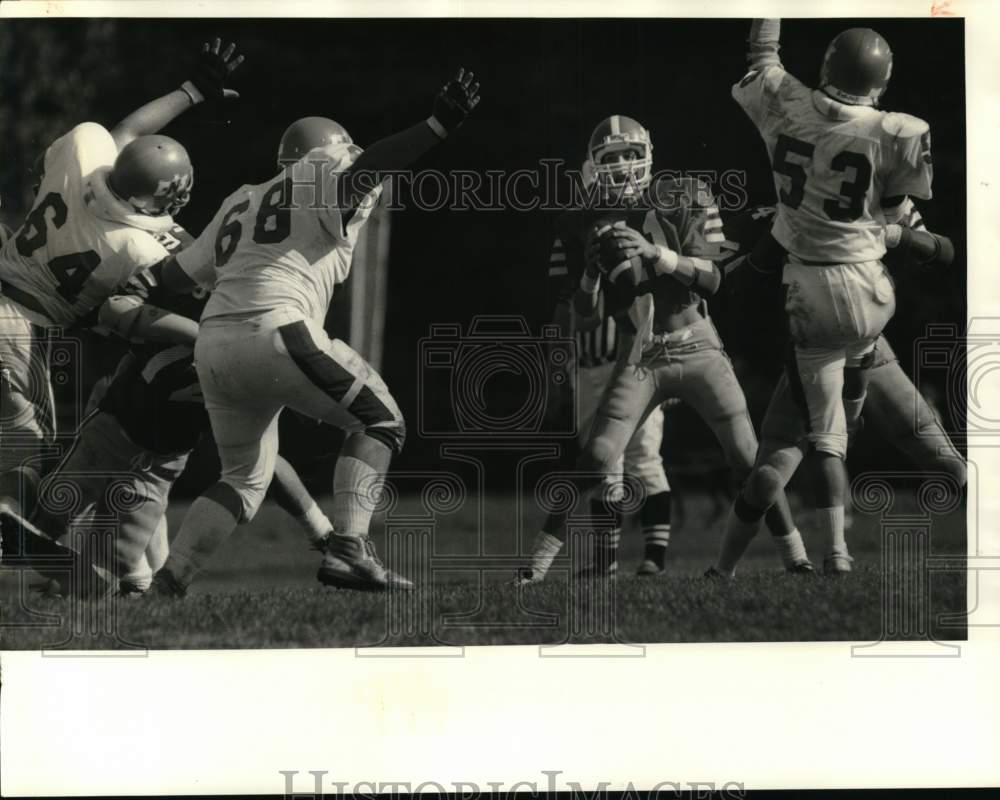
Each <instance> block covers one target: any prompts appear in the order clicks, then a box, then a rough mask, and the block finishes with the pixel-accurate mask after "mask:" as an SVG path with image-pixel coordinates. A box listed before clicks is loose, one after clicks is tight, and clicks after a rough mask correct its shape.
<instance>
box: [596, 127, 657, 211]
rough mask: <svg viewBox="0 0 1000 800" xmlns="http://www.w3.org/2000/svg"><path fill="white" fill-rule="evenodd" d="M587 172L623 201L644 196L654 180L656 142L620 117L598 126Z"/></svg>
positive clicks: (643, 129) (605, 189) (641, 128)
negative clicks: (634, 196) (636, 196)
mask: <svg viewBox="0 0 1000 800" xmlns="http://www.w3.org/2000/svg"><path fill="white" fill-rule="evenodd" d="M587 159H588V161H589V162H590V163H589V168H588V169H585V172H586V171H591V170H592V172H593V175H594V178H595V179H596V181H597V184H598V186H599V187H600V188H601V191H602V192H604V193H611V192H617V193H619V194H620V195H621V196H623V197H629V196H632V195H636V194H639V193H641V192H642V191H643V190H644V189H645V188H646V187H647V186H649V183H650V181H651V180H652V177H653V142H652V141H651V139H650V136H649V131H647V130H646V129H645V128H644V127H642V125H641V124H640V123H639V122H637V121H636V120H634V119H632V118H631V117H625V116H622V115H620V114H615V115H614V116H611V117H608V118H607V119H605V120H602V121H601V122H599V123H598V124H597V127H596V128H594V132H593V133H591V134H590V142H589V143H588V145H587Z"/></svg>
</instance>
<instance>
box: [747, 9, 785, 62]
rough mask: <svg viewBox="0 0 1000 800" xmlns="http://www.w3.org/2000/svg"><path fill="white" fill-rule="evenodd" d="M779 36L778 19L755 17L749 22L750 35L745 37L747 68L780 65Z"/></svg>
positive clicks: (779, 24) (779, 26)
mask: <svg viewBox="0 0 1000 800" xmlns="http://www.w3.org/2000/svg"><path fill="white" fill-rule="evenodd" d="M780 36H781V20H780V19H755V20H754V21H753V22H751V23H750V36H749V37H748V38H747V68H748V69H750V70H751V71H753V70H761V69H764V68H765V67H780V66H781V58H780V57H779V56H778V51H779V50H780V49H781V45H780V44H779V43H778V39H779V38H780Z"/></svg>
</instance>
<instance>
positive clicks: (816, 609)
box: [0, 495, 966, 649]
mask: <svg viewBox="0 0 1000 800" xmlns="http://www.w3.org/2000/svg"><path fill="white" fill-rule="evenodd" d="M488 502H489V506H490V509H491V510H492V511H491V513H490V514H489V515H486V516H483V515H482V513H481V512H482V511H483V509H480V508H479V507H478V504H476V503H466V504H465V506H463V507H462V508H461V509H459V510H458V511H456V512H455V513H453V514H451V515H448V517H445V518H442V519H441V520H440V521H439V524H438V525H437V527H436V529H435V530H434V532H433V534H432V535H431V539H430V540H429V541H431V542H432V543H433V551H434V557H433V558H432V559H431V567H432V569H431V570H427V569H426V565H425V568H424V569H421V567H420V565H419V564H417V563H408V562H406V561H405V560H404V561H403V563H399V562H398V561H397V562H394V563H395V566H396V567H397V568H399V569H400V571H402V572H404V573H406V574H409V575H411V576H412V577H414V578H416V579H418V581H419V582H420V584H421V588H420V589H419V591H417V592H415V593H413V594H412V595H408V596H395V595H394V596H384V595H371V594H360V593H356V592H348V591H341V590H335V589H328V588H323V587H320V586H319V585H318V584H317V583H316V582H315V580H314V575H315V570H316V567H317V566H318V564H319V560H320V559H319V555H318V554H316V553H314V552H312V551H310V550H309V549H308V548H307V546H306V541H305V537H304V535H303V534H302V533H300V532H299V531H298V530H296V529H295V528H294V526H293V525H291V523H290V521H289V520H288V518H287V517H285V516H284V515H283V514H282V512H281V511H280V510H278V509H277V508H275V507H272V506H269V505H268V506H265V507H264V508H263V509H262V511H261V513H260V515H259V516H258V518H257V519H256V520H254V522H253V523H251V524H250V525H247V526H242V527H241V528H239V529H238V530H237V531H236V533H235V534H234V535H233V537H232V538H231V539H230V540H229V541H228V542H227V543H226V544H225V546H224V547H223V548H222V549H221V550H220V552H219V553H217V554H216V557H215V558H214V559H213V561H212V562H211V564H210V566H209V567H208V568H207V569H206V570H205V571H204V572H203V574H202V575H201V576H200V577H199V579H198V580H197V581H196V583H195V584H194V585H193V587H192V591H191V594H190V595H189V597H188V598H187V599H186V600H183V601H168V600H163V599H160V598H154V597H147V598H142V599H139V600H131V601H124V600H122V601H116V602H113V603H111V604H109V605H105V606H99V605H98V604H97V603H90V604H81V605H79V606H74V605H73V604H71V603H68V602H67V601H58V600H50V599H43V598H41V597H38V596H30V595H26V593H24V592H22V591H21V590H20V588H19V587H20V583H19V581H18V576H16V575H13V574H10V573H7V574H5V575H4V576H3V577H2V579H0V597H2V599H3V604H2V617H0V647H2V648H3V649H42V648H56V647H60V646H62V647H67V648H69V649H90V648H128V647H132V646H139V647H148V648H153V649H160V648H246V647H278V648H280V647H353V646H360V647H374V646H382V645H388V646H415V645H419V646H424V645H441V644H444V645H475V644H538V643H545V644H558V643H564V642H572V643H592V642H614V641H618V642H636V643H638V642H713V641H715V642H756V641H775V642H778V641H832V640H853V641H875V640H877V639H879V638H880V634H881V632H882V629H883V617H884V611H883V609H884V608H885V601H886V599H887V598H886V597H885V595H886V592H887V589H886V586H887V585H891V586H899V585H900V583H901V581H900V578H901V577H903V576H901V575H894V576H892V577H894V579H895V580H894V581H893V582H892V583H891V584H887V583H886V581H885V580H884V579H885V577H886V576H884V575H883V572H882V556H881V534H880V528H879V521H878V520H877V519H875V518H873V517H869V516H866V515H860V514H857V515H855V520H854V524H853V527H852V530H851V532H850V535H849V541H850V543H851V548H852V552H853V554H854V555H855V557H856V562H855V571H854V572H853V573H852V574H850V575H848V576H844V577H841V578H824V577H821V576H813V577H807V576H792V575H787V574H785V573H784V572H783V571H782V570H781V568H780V562H779V561H778V559H777V556H776V554H775V552H774V548H773V545H772V544H771V543H770V542H769V541H768V539H769V536H768V534H767V533H766V532H764V531H762V533H761V534H760V535H759V536H758V537H757V539H756V540H755V541H754V542H753V543H752V545H751V548H750V550H749V552H748V554H747V557H746V559H745V560H744V562H743V563H742V564H741V567H740V570H739V574H738V578H737V580H736V581H735V582H732V583H728V582H717V581H706V580H704V579H703V578H702V577H701V574H702V573H703V571H704V570H705V568H706V567H707V566H708V565H709V564H710V563H711V562H712V560H713V558H714V556H715V552H716V548H717V547H718V540H719V537H720V535H721V524H722V518H721V517H720V516H719V514H718V508H719V504H718V503H717V502H716V501H715V500H714V499H713V498H710V497H707V496H700V497H699V496H691V495H689V496H688V497H687V508H686V511H685V515H684V521H683V524H680V525H677V526H676V528H675V531H674V535H673V541H672V544H671V556H670V563H669V567H668V570H667V573H666V574H664V575H663V576H660V577H657V578H654V579H640V578H636V577H633V572H634V569H635V565H636V563H637V561H638V558H639V556H640V554H641V549H642V537H641V533H640V532H639V531H638V530H637V529H636V528H635V526H634V525H633V526H632V527H631V529H628V530H626V532H625V535H624V536H623V545H622V549H621V562H622V566H621V572H620V576H619V578H618V579H617V580H616V581H614V582H613V583H607V582H598V583H596V584H595V585H593V586H589V587H588V586H585V585H582V584H581V583H579V582H578V581H576V580H569V579H568V575H569V572H570V569H569V562H570V559H569V558H567V557H565V556H562V557H560V559H558V560H557V562H556V564H555V567H554V571H553V573H552V577H551V578H550V580H548V581H547V582H546V583H545V584H542V585H538V586H528V587H521V588H518V587H516V586H512V585H510V584H509V581H510V580H511V578H513V577H514V574H515V572H514V566H513V565H514V564H515V563H517V559H516V558H507V559H501V560H500V561H494V562H493V563H492V564H490V563H488V562H486V561H482V562H480V561H476V560H475V559H470V558H468V557H467V556H470V555H473V554H475V553H476V548H477V547H478V546H479V541H480V539H479V533H480V531H479V522H478V520H479V519H480V518H484V519H485V520H486V524H487V527H488V528H489V527H490V526H492V527H493V528H496V527H497V525H498V523H499V530H487V531H485V536H484V538H483V540H484V541H485V542H486V543H487V544H488V547H489V550H488V552H489V553H490V554H491V555H493V556H497V555H498V554H508V555H513V554H515V553H516V549H515V548H516V535H517V533H518V530H517V526H516V525H515V520H517V519H519V518H520V519H521V522H522V525H521V528H522V532H521V539H522V541H523V550H524V552H527V551H528V550H529V548H530V541H531V538H532V537H533V535H534V526H537V524H538V520H539V517H538V512H537V510H535V509H533V508H531V507H530V506H529V505H527V504H519V503H517V502H516V500H515V498H513V497H512V496H509V495H506V496H494V497H490V498H489V499H488ZM416 507H417V501H416V500H415V499H414V498H410V497H403V498H401V500H400V503H399V505H398V506H397V508H396V509H395V511H394V515H395V517H397V518H398V517H400V516H402V517H404V518H407V517H408V515H409V517H412V515H410V512H412V511H413V510H414V509H415V508H416ZM722 508H723V509H724V508H725V506H724V505H723V506H722ZM498 509H499V511H498ZM504 509H506V513H503V510H504ZM185 510H186V509H185V508H184V507H183V506H181V505H178V506H177V507H176V508H173V509H172V510H171V530H172V531H176V529H177V526H178V525H179V522H180V519H181V517H182V515H183V513H184V511H185ZM797 516H798V517H800V518H801V521H802V522H803V523H807V522H808V515H803V514H801V513H800V514H798V515H797ZM388 522H389V523H390V524H396V523H395V522H392V521H388ZM963 523H964V515H963V514H962V513H961V512H954V513H952V514H950V515H948V516H945V517H940V518H935V519H934V520H932V532H931V546H932V550H933V552H935V553H964V552H965V531H964V524H963ZM386 527H387V521H386V520H385V519H381V518H377V519H376V521H375V524H374V526H373V530H374V531H375V535H376V538H377V540H379V544H380V546H381V548H382V552H383V553H385V529H386ZM802 527H803V535H804V537H805V538H806V541H807V544H808V545H809V548H810V552H811V554H812V556H813V558H814V560H815V561H816V562H817V563H818V562H821V561H822V546H821V545H822V543H821V542H818V541H816V537H815V535H814V532H813V531H812V530H811V528H810V527H809V526H808V524H804V525H802ZM417 528H419V526H417ZM411 529H416V528H413V525H411ZM504 544H506V545H508V546H507V547H506V548H505V547H504V546H503V545H504ZM463 554H464V555H465V556H466V558H464V559H463V560H462V561H461V562H460V563H459V562H456V561H455V558H456V557H457V556H461V555H463ZM480 564H481V565H482V566H480ZM477 567H478V568H477ZM905 577H907V578H909V579H912V578H914V577H915V576H914V575H907V576H905ZM927 585H928V591H929V603H928V606H929V616H928V620H927V624H928V626H929V631H930V633H931V635H933V636H934V637H935V638H938V639H958V640H961V639H964V638H965V636H966V631H965V628H964V624H960V625H958V626H957V627H955V626H953V627H945V626H943V625H941V624H940V621H939V620H938V617H939V616H940V615H941V614H943V613H961V612H964V610H965V608H966V579H965V575H964V574H963V573H938V574H933V575H931V577H930V579H929V583H928V584H927ZM895 600H896V602H898V603H902V606H901V608H902V611H903V612H904V613H912V614H915V613H916V612H917V610H918V609H917V607H916V606H914V605H913V604H914V603H917V602H920V601H921V600H922V598H920V597H917V598H902V597H901V596H900V597H897V598H895ZM38 613H44V614H52V615H56V616H55V618H54V619H55V620H56V621H55V622H54V624H52V625H51V626H49V627H40V626H39V625H38V624H33V623H38V622H39V621H40V620H39V619H38V617H37V614H38ZM102 615H103V616H102ZM84 629H87V630H84ZM91 629H96V630H97V631H98V632H94V630H91ZM112 630H113V631H117V637H116V636H113V635H110V634H109V633H108V632H109V631H112ZM100 631H103V632H100ZM914 635H915V634H913V633H912V632H911V633H910V634H909V638H912V637H913V636H914Z"/></svg>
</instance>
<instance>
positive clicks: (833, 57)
mask: <svg viewBox="0 0 1000 800" xmlns="http://www.w3.org/2000/svg"><path fill="white" fill-rule="evenodd" d="M891 75H892V50H890V49H889V43H888V42H887V41H886V40H885V39H883V38H882V37H881V36H880V35H879V34H877V33H876V32H875V31H873V30H872V29H871V28H850V29H849V30H846V31H844V32H843V33H840V34H838V35H837V36H836V37H835V38H834V40H833V41H832V42H830V46H829V47H827V48H826V55H825V56H824V57H823V66H822V68H821V69H820V77H819V88H820V89H821V90H823V91H824V92H826V93H827V94H828V95H830V97H832V98H834V99H835V100H840V101H841V102H842V103H850V104H851V105H862V106H875V105H878V101H879V98H880V97H881V96H882V93H883V92H884V91H885V89H886V87H887V86H888V85H889V77H890V76H891Z"/></svg>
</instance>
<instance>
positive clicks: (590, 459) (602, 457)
mask: <svg viewBox="0 0 1000 800" xmlns="http://www.w3.org/2000/svg"><path fill="white" fill-rule="evenodd" d="M621 454H622V448H621V447H620V446H619V445H618V443H617V442H615V441H613V440H612V439H611V437H608V436H598V437H597V438H595V439H591V440H590V442H588V444H587V446H586V447H585V448H584V449H583V452H582V453H580V457H579V459H577V469H579V470H580V471H582V472H597V473H600V474H602V475H611V474H613V473H614V472H615V471H616V470H617V468H618V459H619V458H620V457H621Z"/></svg>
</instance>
